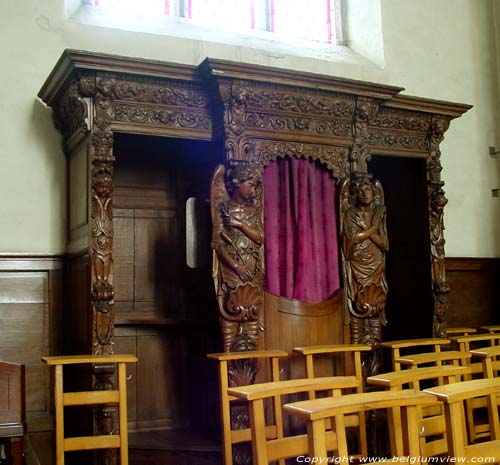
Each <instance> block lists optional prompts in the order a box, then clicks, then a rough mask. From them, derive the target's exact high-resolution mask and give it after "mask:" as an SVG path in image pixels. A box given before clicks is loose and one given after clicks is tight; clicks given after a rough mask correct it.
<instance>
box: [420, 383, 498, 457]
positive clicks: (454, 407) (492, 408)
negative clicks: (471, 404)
mask: <svg viewBox="0 0 500 465" xmlns="http://www.w3.org/2000/svg"><path fill="white" fill-rule="evenodd" d="M425 392H428V393H430V394H433V395H435V396H436V397H437V398H438V399H439V400H440V401H442V402H443V403H444V408H445V418H446V429H447V431H448V454H449V455H450V456H452V457H461V458H462V457H463V458H465V459H466V463H470V462H472V463H476V462H478V458H482V459H484V458H485V457H488V463H492V461H494V463H498V462H499V461H500V423H499V419H498V405H497V396H498V394H500V378H496V379H490V378H488V379H478V380H472V381H465V382H462V383H457V384H450V385H448V386H439V387H436V388H432V389H426V390H425ZM484 396H486V398H487V399H488V400H487V408H488V419H489V424H490V430H491V438H490V440H489V441H487V442H480V443H476V444H472V442H473V441H472V440H468V439H467V434H464V432H465V431H464V429H463V424H464V421H465V411H464V404H465V403H466V402H464V401H468V400H469V401H470V400H472V399H474V398H477V397H484ZM490 460H492V461H490ZM481 461H483V460H481Z"/></svg>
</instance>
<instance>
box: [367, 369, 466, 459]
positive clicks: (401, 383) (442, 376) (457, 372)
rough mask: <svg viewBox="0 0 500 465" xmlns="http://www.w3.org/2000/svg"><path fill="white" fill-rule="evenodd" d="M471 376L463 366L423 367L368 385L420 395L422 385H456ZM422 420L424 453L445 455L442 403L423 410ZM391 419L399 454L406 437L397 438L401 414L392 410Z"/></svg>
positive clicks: (382, 377) (386, 375) (382, 376)
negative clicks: (465, 377) (407, 389)
mask: <svg viewBox="0 0 500 465" xmlns="http://www.w3.org/2000/svg"><path fill="white" fill-rule="evenodd" d="M469 373H470V368H468V367H462V366H454V365H445V366H434V367H422V368H413V369H411V370H401V371H393V372H390V373H382V374H380V375H375V376H370V377H369V378H367V383H368V384H372V385H374V386H379V387H383V388H385V389H386V390H389V391H398V392H401V391H402V390H403V388H411V389H415V390H417V391H419V390H421V384H420V383H421V382H422V381H426V382H430V381H433V382H435V383H436V384H438V385H442V384H449V383H456V382H459V381H461V379H462V377H463V376H464V375H467V374H469ZM420 417H421V419H420V428H421V429H422V435H421V438H420V442H421V449H422V453H425V454H426V455H428V456H434V455H437V454H441V453H446V451H447V443H446V437H445V436H446V435H445V433H446V431H445V423H444V416H443V409H442V406H441V405H440V403H439V402H434V405H432V404H431V405H427V406H426V407H425V408H424V409H422V412H421V414H420ZM388 418H389V425H390V426H391V428H390V431H391V437H390V438H391V449H392V450H400V449H401V447H402V442H403V437H402V436H401V435H398V430H397V428H396V427H395V425H398V424H401V411H400V410H399V409H397V408H393V409H392V410H391V411H390V415H389V417H388ZM464 427H465V423H464ZM393 434H394V435H393Z"/></svg>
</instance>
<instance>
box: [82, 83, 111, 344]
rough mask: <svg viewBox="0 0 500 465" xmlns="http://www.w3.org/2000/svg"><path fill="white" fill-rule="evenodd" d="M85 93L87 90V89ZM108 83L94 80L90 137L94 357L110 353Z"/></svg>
mask: <svg viewBox="0 0 500 465" xmlns="http://www.w3.org/2000/svg"><path fill="white" fill-rule="evenodd" d="M87 89H89V90H91V87H90V86H87ZM111 95H112V92H111V90H110V82H109V80H106V79H98V80H97V83H96V88H95V96H94V109H95V114H94V128H93V133H92V144H91V156H92V158H91V160H92V212H91V237H90V252H91V253H90V259H91V277H92V308H93V345H94V353H96V354H111V353H113V331H114V310H113V304H114V300H113V299H114V289H113V255H112V252H113V205H112V191H113V162H114V157H113V133H112V131H111V129H110V111H111Z"/></svg>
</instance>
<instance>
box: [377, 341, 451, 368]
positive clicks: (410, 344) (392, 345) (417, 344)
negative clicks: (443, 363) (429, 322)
mask: <svg viewBox="0 0 500 465" xmlns="http://www.w3.org/2000/svg"><path fill="white" fill-rule="evenodd" d="M450 342H451V341H450V340H449V339H443V338H423V339H403V340H400V341H384V342H381V343H380V347H384V348H386V349H390V350H391V356H392V369H393V370H394V371H399V370H401V365H400V364H399V363H398V362H396V360H397V359H398V358H399V357H401V350H405V351H408V350H410V351H411V352H412V353H415V352H417V351H420V352H429V350H428V349H423V348H424V347H427V348H431V350H432V351H433V352H440V351H441V346H445V345H448V344H450ZM422 349H423V350H422Z"/></svg>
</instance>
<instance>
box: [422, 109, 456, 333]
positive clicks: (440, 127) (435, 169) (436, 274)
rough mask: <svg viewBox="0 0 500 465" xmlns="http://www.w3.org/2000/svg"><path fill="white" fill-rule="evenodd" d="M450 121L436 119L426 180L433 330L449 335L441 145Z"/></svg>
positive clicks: (444, 202) (431, 129) (430, 133)
mask: <svg viewBox="0 0 500 465" xmlns="http://www.w3.org/2000/svg"><path fill="white" fill-rule="evenodd" d="M449 124H450V123H449V120H448V119H444V118H434V119H433V121H432V125H431V128H430V131H429V141H430V157H429V158H428V160H427V181H428V195H429V231H430V243H431V274H432V283H433V288H432V290H433V294H434V318H433V333H434V336H435V337H445V336H446V316H447V311H448V293H449V292H450V289H449V286H448V283H447V281H446V272H445V254H444V245H445V239H444V220H443V218H444V207H445V206H446V204H447V203H448V199H447V198H446V196H445V193H444V190H443V185H444V182H443V181H441V170H442V166H441V161H440V157H441V151H440V149H439V145H440V144H441V142H442V141H443V139H444V133H445V132H446V130H447V129H448V126H449Z"/></svg>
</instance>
